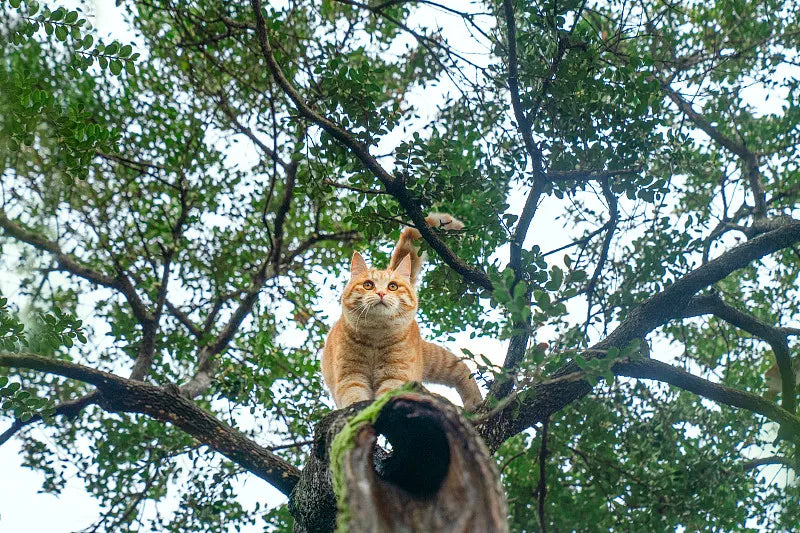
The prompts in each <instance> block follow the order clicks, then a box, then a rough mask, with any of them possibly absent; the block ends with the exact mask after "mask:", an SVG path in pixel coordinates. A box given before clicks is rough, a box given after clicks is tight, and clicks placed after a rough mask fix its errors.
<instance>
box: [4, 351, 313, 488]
mask: <svg viewBox="0 0 800 533" xmlns="http://www.w3.org/2000/svg"><path fill="white" fill-rule="evenodd" d="M0 366H4V367H15V368H28V369H31V370H40V371H42V372H46V373H48V374H56V375H59V376H64V377H66V378H70V379H75V380H78V381H82V382H84V383H89V384H91V385H94V386H95V387H97V389H98V391H99V393H100V398H99V400H98V402H97V403H98V404H99V405H100V406H101V407H102V408H103V409H105V410H106V411H109V412H126V413H141V414H145V415H148V416H150V417H152V418H155V419H157V420H161V421H162V422H170V423H172V424H174V425H175V426H177V427H179V428H181V429H182V430H183V431H185V432H187V433H189V434H190V435H192V436H193V437H195V438H196V439H197V440H199V441H200V442H202V443H203V444H206V445H208V446H209V447H211V448H213V449H215V450H216V451H218V452H220V453H221V454H223V455H224V456H225V457H227V458H228V459H230V460H231V461H233V462H235V463H237V464H238V465H240V466H242V467H243V468H245V469H247V470H249V471H250V472H252V473H254V474H255V475H257V476H258V477H260V478H262V479H264V480H265V481H267V482H268V483H270V484H271V485H273V486H274V487H275V488H277V489H278V490H280V491H281V492H283V493H284V494H286V495H289V494H290V493H291V490H292V488H294V485H295V484H296V483H297V480H298V479H299V477H300V472H299V470H298V469H297V468H296V467H295V466H293V465H291V464H289V463H287V462H286V461H284V460H283V459H281V458H280V457H278V456H277V455H275V454H273V453H272V452H270V451H269V450H267V449H266V448H264V447H262V446H259V445H258V444H256V443H255V442H253V441H251V440H250V439H249V438H247V437H246V436H245V435H243V434H242V433H240V432H239V431H237V430H235V429H233V428H231V427H230V426H228V425H227V424H225V423H223V422H221V421H219V420H217V419H216V418H214V417H213V416H211V415H210V414H209V413H207V412H206V411H204V410H203V409H201V408H200V407H198V406H197V405H196V404H195V403H194V402H192V401H191V400H189V399H187V398H184V397H183V396H181V395H180V394H178V393H177V392H176V391H175V390H172V389H169V388H162V387H156V386H154V385H149V384H147V383H142V382H140V381H135V380H130V379H125V378H122V377H119V376H116V375H114V374H109V373H108V372H103V371H100V370H95V369H93V368H89V367H86V366H82V365H77V364H75V363H70V362H68V361H62V360H59V359H51V358H48V357H42V356H40V355H35V354H31V353H10V352H0Z"/></svg>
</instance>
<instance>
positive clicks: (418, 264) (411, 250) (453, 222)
mask: <svg viewBox="0 0 800 533" xmlns="http://www.w3.org/2000/svg"><path fill="white" fill-rule="evenodd" d="M425 222H427V224H428V225H429V226H430V227H432V228H444V229H455V230H458V229H463V228H464V224H463V223H462V222H461V221H460V220H458V219H457V218H455V217H453V216H452V215H448V214H447V213H431V214H429V215H428V216H427V217H425ZM421 237H422V235H420V233H419V230H418V229H417V228H406V229H404V230H403V231H402V233H400V239H399V240H398V241H397V245H396V246H395V247H394V253H393V254H392V260H391V262H390V263H389V268H390V269H392V270H394V269H396V268H397V266H398V265H399V264H400V261H402V260H403V258H404V257H405V256H407V255H410V256H411V283H412V284H413V285H416V284H417V281H418V280H419V271H420V270H422V265H423V263H424V262H425V254H424V253H423V254H421V255H420V254H419V253H418V252H417V247H416V246H415V245H414V241H416V240H417V239H419V238H421Z"/></svg>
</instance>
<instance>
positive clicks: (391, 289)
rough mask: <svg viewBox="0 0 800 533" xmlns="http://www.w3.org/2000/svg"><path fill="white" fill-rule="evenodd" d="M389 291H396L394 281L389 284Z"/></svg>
mask: <svg viewBox="0 0 800 533" xmlns="http://www.w3.org/2000/svg"><path fill="white" fill-rule="evenodd" d="M389 290H390V291H396V290H397V283H395V282H394V281H393V282H391V283H389Z"/></svg>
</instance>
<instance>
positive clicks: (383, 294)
mask: <svg viewBox="0 0 800 533" xmlns="http://www.w3.org/2000/svg"><path fill="white" fill-rule="evenodd" d="M378 296H380V297H381V300H383V297H384V296H386V291H378Z"/></svg>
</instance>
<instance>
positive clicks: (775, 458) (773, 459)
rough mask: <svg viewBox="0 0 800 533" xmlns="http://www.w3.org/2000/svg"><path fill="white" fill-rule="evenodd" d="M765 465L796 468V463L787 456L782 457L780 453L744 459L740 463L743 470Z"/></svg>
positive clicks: (746, 470)
mask: <svg viewBox="0 0 800 533" xmlns="http://www.w3.org/2000/svg"><path fill="white" fill-rule="evenodd" d="M766 465H783V466H788V467H789V468H793V469H795V470H797V463H795V462H794V461H792V460H791V459H789V458H788V457H782V456H780V455H770V456H768V457H761V458H759V459H751V460H749V461H745V462H744V463H742V468H743V469H744V471H745V472H748V471H750V470H754V469H756V468H758V467H760V466H766Z"/></svg>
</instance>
